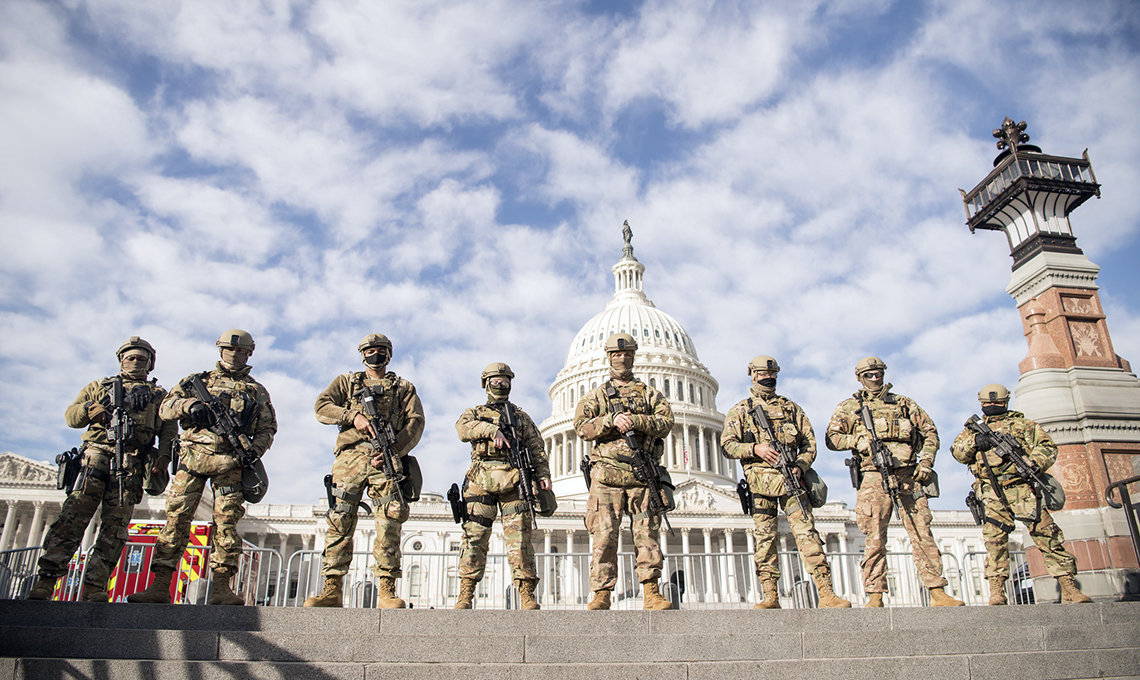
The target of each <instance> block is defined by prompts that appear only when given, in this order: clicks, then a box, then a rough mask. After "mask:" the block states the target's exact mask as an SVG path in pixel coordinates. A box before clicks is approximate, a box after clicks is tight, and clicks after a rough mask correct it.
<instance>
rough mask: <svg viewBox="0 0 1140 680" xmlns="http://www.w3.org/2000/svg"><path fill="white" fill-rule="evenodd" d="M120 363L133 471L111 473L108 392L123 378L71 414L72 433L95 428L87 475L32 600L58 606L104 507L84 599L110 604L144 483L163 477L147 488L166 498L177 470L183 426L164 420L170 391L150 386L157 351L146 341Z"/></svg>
mask: <svg viewBox="0 0 1140 680" xmlns="http://www.w3.org/2000/svg"><path fill="white" fill-rule="evenodd" d="M116 356H117V357H118V359H119V375H118V379H121V380H122V384H123V401H124V402H125V404H124V407H125V409H126V413H127V416H128V417H129V418H130V420H131V424H132V425H133V428H134V433H133V436H132V437H131V438H130V440H129V441H126V442H124V443H123V446H124V448H125V453H126V455H125V456H124V460H123V463H124V465H125V468H124V469H123V470H122V474H120V475H118V476H114V475H112V473H111V461H112V459H113V458H114V456H115V442H113V441H111V440H110V439H109V437H108V434H109V433H108V427H109V425H110V421H111V417H112V409H113V404H112V403H111V398H110V396H109V394H108V388H109V385H110V384H111V381H114V380H115V379H116V378H106V379H104V380H96V381H94V382H92V383H89V384H88V385H87V386H86V387H84V388H83V389H82V390H81V391H80V392H79V396H78V397H76V398H75V401H74V402H72V404H71V406H68V407H67V413H66V414H65V418H66V419H67V424H68V426H70V427H75V428H79V427H86V428H87V431H86V432H84V433H83V449H82V450H83V467H82V468H81V469H80V472H79V476H78V478H77V479H76V483H75V490H74V491H72V492H71V493H70V494H69V495H68V496H67V498H66V499H65V500H64V501H63V509H62V510H60V513H59V518H58V519H56V521H55V522H54V523H53V524H52V525H51V528H49V529H48V533H47V536H46V537H45V539H44V549H43V555H42V556H41V557H40V560H39V580H38V581H36V584H35V586H33V587H32V590H31V591H30V592H29V593H28V599H29V600H48V599H51V596H52V593H53V592H54V591H55V584H56V581H57V580H59V577H60V576H63V575H64V574H66V573H67V564H68V562H70V561H71V557H72V555H74V554H75V549H76V548H77V547H78V546H79V542H80V540H81V539H82V538H83V532H84V531H86V529H87V525H88V524H90V522H91V518H92V517H93V516H94V515H95V511H96V510H97V509H98V508H99V507H100V505H102V508H103V509H102V514H101V516H102V524H101V525H100V527H99V536H98V538H96V540H95V549H94V550H93V551H92V552H91V557H90V559H89V560H88V562H87V572H86V575H85V576H84V583H83V599H84V600H87V601H88V602H106V601H107V600H108V599H109V595H108V594H107V579H108V577H109V576H110V571H111V569H113V568H114V567H115V564H116V563H118V561H119V556H120V555H121V554H122V552H123V545H124V544H125V543H126V542H127V525H128V524H130V521H131V513H132V512H133V511H134V508H135V504H136V503H138V502H139V501H140V500H142V492H143V487H144V477H145V478H149V479H154V480H157V479H158V478H160V477H161V482H158V483H153V485H152V484H151V483H148V484H147V485H146V487H147V490H148V491H149V492H150V493H152V494H153V495H157V494H159V493H162V491H163V489H165V488H166V482H167V481H169V473H168V472H167V471H166V467H167V466H168V465H170V449H171V444H172V443H173V441H174V437H175V436H176V435H177V434H178V425H177V424H176V423H175V422H174V421H173V420H169V421H166V420H162V419H161V418H160V417H159V413H158V409H159V404H161V403H162V400H163V398H164V397H166V390H164V389H162V387H160V386H159V384H158V382H157V381H156V380H153V379H151V380H149V381H148V380H147V374H149V373H150V372H151V371H153V370H154V359H155V351H154V348H153V347H151V345H150V343H149V342H147V341H146V340H143V339H142V338H139V337H133V338H131V339H130V340H127V342H125V343H123V346H122V347H120V348H119V351H118V352H117V353H116ZM155 437H157V438H158V448H157V449H155V448H154V443H155ZM163 475H165V477H163ZM158 486H161V487H162V488H158Z"/></svg>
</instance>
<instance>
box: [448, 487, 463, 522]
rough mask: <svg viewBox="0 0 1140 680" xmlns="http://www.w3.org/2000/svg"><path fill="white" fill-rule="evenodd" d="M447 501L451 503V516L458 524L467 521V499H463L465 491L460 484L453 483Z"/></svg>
mask: <svg viewBox="0 0 1140 680" xmlns="http://www.w3.org/2000/svg"><path fill="white" fill-rule="evenodd" d="M447 502H448V503H450V504H451V518H452V519H453V520H455V523H456V524H463V523H464V522H466V521H467V501H465V500H463V493H462V492H461V491H460V490H459V485H458V484H452V485H451V488H450V489H448V490H447Z"/></svg>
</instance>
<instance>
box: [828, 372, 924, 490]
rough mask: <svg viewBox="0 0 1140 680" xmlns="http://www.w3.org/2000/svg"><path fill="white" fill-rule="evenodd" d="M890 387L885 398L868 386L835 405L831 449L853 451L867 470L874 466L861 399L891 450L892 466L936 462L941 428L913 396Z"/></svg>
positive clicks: (830, 435)
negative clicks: (873, 393)
mask: <svg viewBox="0 0 1140 680" xmlns="http://www.w3.org/2000/svg"><path fill="white" fill-rule="evenodd" d="M887 387H888V391H887V392H886V397H885V398H884V399H876V398H874V397H872V396H871V394H870V393H868V392H867V390H859V391H858V392H856V393H855V396H853V397H852V398H850V399H846V400H844V401H843V402H841V403H840V404H839V406H836V407H835V413H833V414H832V415H831V422H829V423H828V424H827V438H826V442H827V448H829V449H831V450H832V451H854V452H856V454H858V456H859V459H860V463H861V467H862V469H864V470H874V469H875V466H874V465H873V464H872V462H871V435H870V433H869V432H867V428H866V427H864V426H863V419H862V418H861V417H860V416H859V409H860V403H859V400H860V398H862V400H863V403H865V404H867V406H868V407H870V409H871V417H872V418H873V420H874V423H875V434H876V435H878V437H879V439H880V440H882V441H883V443H884V444H886V445H887V448H888V449H889V450H890V452H891V457H892V459H893V460H892V465H893V467H907V466H911V465H917V464H918V463H921V462H923V461H925V462H927V463H928V464H929V465H930V466H931V467H933V466H934V455H935V454H936V453H937V452H938V429H937V428H936V427H934V421H933V420H931V419H930V416H928V415H926V411H923V410H922V408H921V407H920V406H919V405H918V404H917V403H915V401H914V400H913V399H910V398H909V397H904V396H902V395H901V394H893V393H891V392H890V391H889V388H890V385H889V384H888V385H887Z"/></svg>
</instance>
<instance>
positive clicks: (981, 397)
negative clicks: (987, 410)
mask: <svg viewBox="0 0 1140 680" xmlns="http://www.w3.org/2000/svg"><path fill="white" fill-rule="evenodd" d="M978 401H980V402H981V403H983V404H985V403H989V402H993V403H999V402H1000V403H1003V404H1004V403H1008V402H1009V390H1007V389H1006V388H1005V386H1004V385H999V384H997V383H992V384H990V385H986V386H985V387H983V388H982V389H980V390H978Z"/></svg>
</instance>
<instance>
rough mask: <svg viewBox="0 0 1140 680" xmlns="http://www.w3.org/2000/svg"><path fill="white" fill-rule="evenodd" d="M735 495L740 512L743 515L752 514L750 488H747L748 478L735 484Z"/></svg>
mask: <svg viewBox="0 0 1140 680" xmlns="http://www.w3.org/2000/svg"><path fill="white" fill-rule="evenodd" d="M736 495H737V496H739V497H740V511H741V512H743V513H744V514H745V515H751V514H752V487H751V486H748V478H747V477H746V478H744V479H742V480H740V481H739V482H737V483H736Z"/></svg>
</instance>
